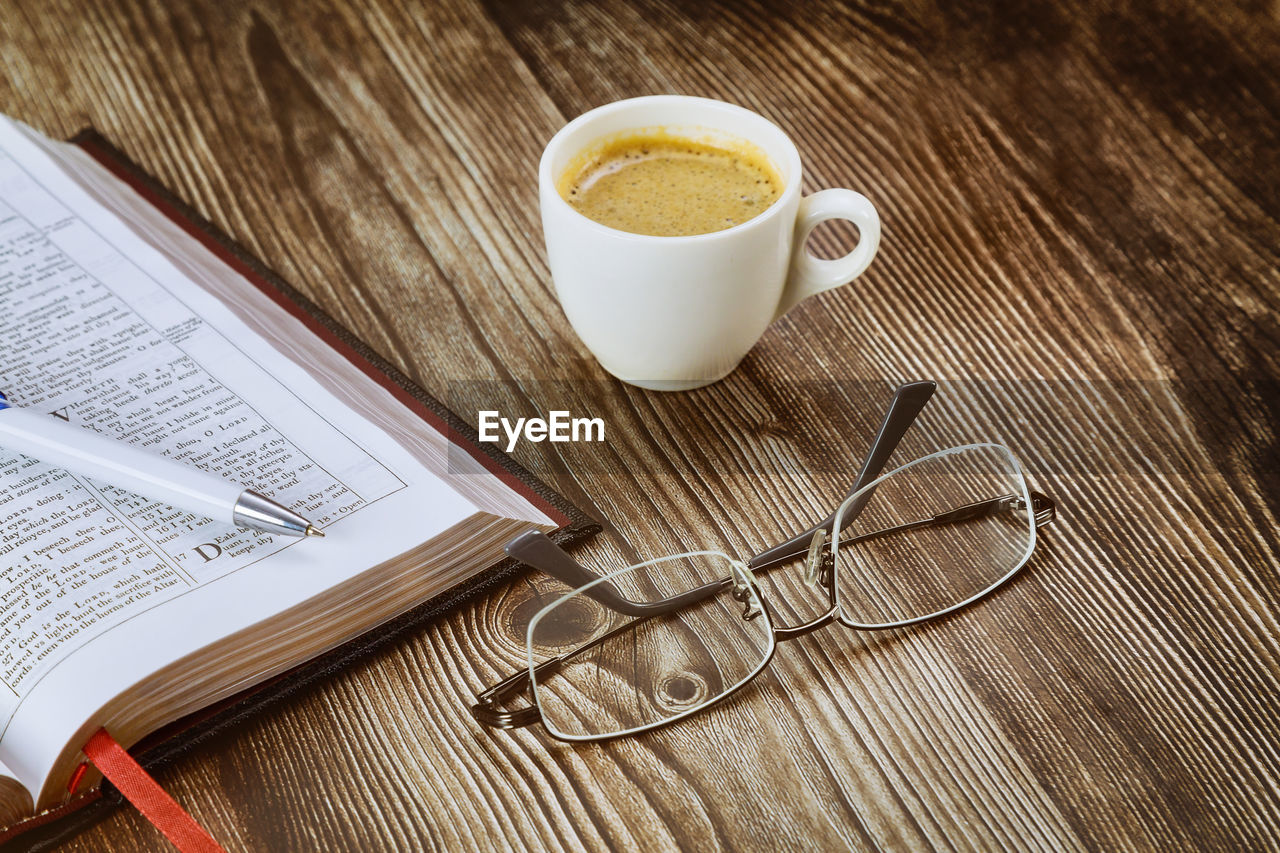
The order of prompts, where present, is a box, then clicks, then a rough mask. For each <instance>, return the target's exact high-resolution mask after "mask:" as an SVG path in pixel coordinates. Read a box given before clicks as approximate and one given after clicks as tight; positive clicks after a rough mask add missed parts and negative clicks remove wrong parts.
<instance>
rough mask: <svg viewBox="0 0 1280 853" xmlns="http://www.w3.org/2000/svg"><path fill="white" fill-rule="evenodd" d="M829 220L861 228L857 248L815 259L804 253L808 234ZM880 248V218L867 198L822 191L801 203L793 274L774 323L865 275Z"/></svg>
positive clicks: (846, 193)
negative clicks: (838, 255) (812, 299)
mask: <svg viewBox="0 0 1280 853" xmlns="http://www.w3.org/2000/svg"><path fill="white" fill-rule="evenodd" d="M828 219H847V220H849V221H850V222H852V223H853V224H854V225H856V226H858V245H856V246H854V247H853V250H852V251H850V252H849V254H847V255H845V256H844V257H843V258H836V259H834V260H824V259H822V258H815V257H814V256H813V255H811V254H809V252H808V251H807V250H806V249H805V242H806V241H807V240H808V239H809V234H810V233H812V232H813V229H814V228H817V227H818V225H820V224H821V223H823V222H826V221H827V220H828ZM878 248H880V216H879V215H878V214H877V213H876V209H875V207H873V206H872V204H871V202H870V201H868V200H867V198H866V196H864V195H862V194H861V193H856V192H854V191H853V190H841V189H835V190H822V191H820V192H816V193H814V194H813V195H810V196H805V197H804V198H802V199H800V210H799V212H798V213H797V214H796V225H795V237H794V243H793V245H792V249H791V270H790V272H789V273H788V274H787V285H786V288H785V289H784V290H783V292H782V299H781V300H780V301H779V302H778V312H777V313H776V314H774V319H775V320H776V319H777V318H779V317H781V316H782V315H783V314H785V313H787V312H788V311H790V310H791V309H792V308H794V307H795V306H796V305H797V304H798V303H799V302H801V301H802V300H804V299H807V298H808V297H810V296H813V295H814V294H815V293H821V292H822V291H824V290H830V289H831V288H833V287H839V286H840V285H842V284H848V283H849V282H851V281H853V280H854V279H855V278H857V277H858V276H860V275H862V271H863V270H865V269H866V268H867V265H868V264H870V263H871V259H872V258H874V257H875V256H876V249H878Z"/></svg>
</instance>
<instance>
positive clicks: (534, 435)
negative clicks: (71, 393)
mask: <svg viewBox="0 0 1280 853" xmlns="http://www.w3.org/2000/svg"><path fill="white" fill-rule="evenodd" d="M478 415H479V420H480V423H479V427H478V429H477V430H476V431H477V432H479V433H480V440H481V441H484V442H490V443H497V442H499V441H501V440H502V435H500V434H499V432H498V429H499V427H501V429H502V433H503V434H505V435H506V438H507V448H506V449H507V452H508V453H510V452H511V451H512V450H515V447H516V444H517V443H519V441H520V440H521V439H522V438H523V439H524V440H525V441H533V442H539V441H553V442H561V441H604V418H574V417H570V416H569V413H568V412H567V411H560V410H558V411H551V412H547V417H545V418H517V419H516V420H515V421H514V422H513V421H511V420H509V419H507V418H504V417H502V416H501V415H499V414H498V413H497V412H496V411H481V412H479V413H478Z"/></svg>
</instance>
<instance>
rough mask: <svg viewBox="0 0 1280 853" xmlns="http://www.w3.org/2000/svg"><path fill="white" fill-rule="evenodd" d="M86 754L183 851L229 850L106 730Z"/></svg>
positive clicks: (97, 735) (93, 740) (208, 852)
mask: <svg viewBox="0 0 1280 853" xmlns="http://www.w3.org/2000/svg"><path fill="white" fill-rule="evenodd" d="M84 754H85V755H87V756H89V760H90V761H92V762H93V765H94V766H95V767H97V768H98V769H99V770H101V771H102V775H103V776H106V777H107V778H108V779H109V780H111V784H112V785H115V786H116V787H117V788H118V789H120V793H122V794H124V796H125V799H127V800H128V801H129V802H131V803H133V807H134V808H136V809H137V810H138V811H140V812H142V815H143V817H145V818H146V819H147V820H149V821H151V822H152V823H153V824H155V827H156V829H158V830H160V831H161V832H163V833H164V836H165V838H168V839H169V840H170V841H172V842H173V844H174V846H175V847H177V848H178V849H179V850H181V851H182V853H226V851H225V850H223V849H222V847H221V846H220V845H219V844H218V842H216V841H214V840H213V836H211V835H210V834H209V833H207V832H205V831H204V828H203V827H202V826H200V824H198V823H196V821H195V818H193V817H191V815H189V814H187V813H186V812H185V811H183V810H182V806H180V805H178V804H177V802H175V801H174V799H173V797H171V796H169V795H168V794H166V793H165V792H164V788H161V787H160V786H159V785H158V784H156V780H155V779H152V778H151V776H150V775H148V774H147V771H145V770H143V769H142V765H140V764H138V762H136V761H134V760H133V757H132V756H130V755H129V753H127V752H125V749H124V747H122V746H121V745H120V744H119V743H117V742H116V739H115V738H113V737H112V736H111V735H109V734H107V730H106V729H98V731H97V732H96V733H95V734H94V736H93V737H91V738H89V742H88V743H86V744H85V745H84Z"/></svg>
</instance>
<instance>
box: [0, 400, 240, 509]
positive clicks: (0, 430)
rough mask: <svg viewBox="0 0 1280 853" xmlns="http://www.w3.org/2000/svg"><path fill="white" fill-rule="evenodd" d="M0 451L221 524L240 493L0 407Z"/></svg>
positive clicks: (78, 430) (102, 439)
mask: <svg viewBox="0 0 1280 853" xmlns="http://www.w3.org/2000/svg"><path fill="white" fill-rule="evenodd" d="M0 447H3V448H4V449H6V450H10V451H13V452H15V453H21V454H22V455H24V456H30V457H31V458H33V459H38V460H40V461H41V462H46V463H48V464H50V465H56V466H58V467H60V468H65V469H67V470H68V471H71V472H72V473H75V474H80V475H83V476H86V477H89V478H90V479H93V480H97V481H99V482H102V483H108V484H110V485H112V486H115V487H117V488H120V489H127V490H128V491H131V492H135V493H137V494H139V495H141V496H143V497H145V498H150V499H151V500H155V501H160V502H162V503H165V504H168V505H169V506H172V507H174V508H175V509H181V510H185V511H187V512H190V513H193V514H195V515H199V516H202V517H204V518H212V519H214V520H216V521H220V522H223V523H224V524H232V523H234V522H233V517H234V513H235V504H236V500H237V499H239V497H240V495H241V493H242V492H244V486H241V485H238V484H236V483H232V482H229V481H227V480H223V479H222V478H220V477H217V476H215V475H213V474H210V473H207V472H205V471H202V470H200V469H199V468H195V467H192V466H190V465H184V464H182V463H180V462H175V461H173V460H172V459H169V458H167V457H165V456H161V455H160V454H159V453H153V452H151V451H147V450H141V449H139V448H136V447H133V446H132V445H129V444H126V443H125V442H124V441H122V440H119V439H113V438H107V437H106V436H102V435H99V434H98V433H96V432H94V431H92V430H90V429H86V428H84V427H79V426H73V425H72V424H69V423H66V422H64V421H60V420H58V419H57V418H55V417H52V416H50V415H40V414H36V413H34V412H32V411H29V410H26V409H15V408H5V409H0Z"/></svg>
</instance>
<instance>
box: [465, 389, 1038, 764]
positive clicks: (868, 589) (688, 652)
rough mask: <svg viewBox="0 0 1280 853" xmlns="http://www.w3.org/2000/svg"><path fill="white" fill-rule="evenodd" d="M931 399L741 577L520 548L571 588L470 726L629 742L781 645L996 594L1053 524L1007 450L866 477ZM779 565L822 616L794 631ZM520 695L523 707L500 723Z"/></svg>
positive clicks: (712, 565)
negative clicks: (822, 601)
mask: <svg viewBox="0 0 1280 853" xmlns="http://www.w3.org/2000/svg"><path fill="white" fill-rule="evenodd" d="M934 387H935V386H934V383H932V382H917V383H912V384H910V385H904V386H902V387H901V388H899V389H898V392H897V394H896V395H895V397H894V401H893V404H892V405H891V406H890V409H889V412H888V413H887V414H886V416H885V420H884V423H883V424H882V425H881V428H880V432H879V434H878V435H877V437H876V440H875V441H874V442H873V444H872V448H871V451H870V453H869V454H868V457H867V460H866V461H865V462H864V463H863V466H862V469H861V471H860V472H859V474H858V476H857V478H856V480H855V482H854V486H853V488H852V490H851V491H850V493H849V495H848V496H847V497H846V498H845V499H844V500H843V501H842V502H841V503H840V505H839V507H838V508H837V509H836V511H835V512H834V513H832V514H831V515H830V516H829V517H828V518H826V519H825V520H824V521H822V522H821V523H819V524H817V525H815V526H814V527H812V528H810V529H809V530H807V531H805V532H804V533H801V534H799V535H797V536H794V537H792V538H791V539H789V540H787V541H786V542H783V543H781V544H779V545H776V546H774V547H773V548H770V549H768V550H766V551H764V552H762V553H760V554H758V555H756V556H755V557H753V558H751V559H750V560H748V561H741V560H736V559H734V558H733V557H730V556H729V555H727V554H724V553H721V552H719V551H692V552H688V553H684V554H673V555H671V556H667V557H659V558H657V559H653V560H648V561H646V562H643V563H639V564H636V565H634V566H628V567H627V568H624V569H621V570H619V571H616V572H612V573H609V574H606V575H604V576H600V575H597V574H595V573H594V572H591V571H590V570H588V569H586V568H584V567H582V566H580V565H579V564H578V563H577V562H575V561H574V560H573V559H572V558H571V557H570V556H569V555H568V554H566V553H565V552H564V551H563V550H561V549H560V548H559V547H558V546H556V545H555V544H554V543H553V542H551V540H550V539H548V538H547V537H546V536H545V535H543V534H542V533H540V532H536V531H531V532H529V533H525V534H523V535H521V536H519V537H517V538H516V539H515V540H513V541H512V542H511V543H510V544H508V546H507V549H506V550H507V553H508V554H510V555H511V556H513V557H516V558H517V559H520V560H522V561H523V562H525V563H528V564H530V565H532V566H535V567H537V568H539V569H542V570H543V571H545V572H546V573H547V574H550V575H551V576H553V577H555V578H557V579H559V580H561V581H563V582H565V583H566V584H568V585H569V586H571V587H576V588H575V589H574V590H573V592H570V593H568V594H567V595H564V596H562V597H560V598H558V599H557V600H556V601H554V602H552V603H551V604H549V605H547V606H546V607H544V608H543V609H542V610H540V611H539V612H538V613H537V614H536V615H535V616H534V617H533V619H532V620H531V622H530V624H529V629H528V643H527V647H528V666H527V668H525V669H522V670H520V671H519V672H517V673H515V674H514V675H512V676H510V677H509V678H507V679H505V680H504V681H502V682H500V683H499V684H497V685H495V686H493V687H491V688H489V689H488V690H486V691H484V692H483V693H482V694H480V696H479V697H478V701H477V703H476V704H475V705H474V706H473V707H472V713H473V714H474V715H475V717H476V719H477V720H479V721H480V722H481V723H484V724H486V725H489V726H493V727H496V728H517V727H520V726H526V725H529V724H531V723H534V722H539V721H541V722H542V723H543V725H544V726H545V727H546V729H547V731H548V732H549V733H550V734H551V735H552V736H554V737H556V738H558V739H561V740H566V741H590V740H603V739H606V738H611V737H617V736H620V735H628V734H634V733H636V732H642V731H645V730H647V729H652V728H655V727H657V726H662V725H667V724H669V723H673V722H675V721H677V720H680V719H682V718H684V717H687V716H689V715H690V714H693V713H695V712H697V711H701V710H703V709H705V708H707V707H709V706H711V705H713V704H714V703H716V702H718V701H720V700H722V699H724V698H726V697H728V696H730V695H732V694H733V693H735V692H736V691H738V690H739V689H741V688H742V687H743V686H744V685H745V684H746V683H747V682H749V681H750V680H751V679H752V678H754V677H755V676H756V675H758V674H759V673H760V672H761V671H762V670H763V669H764V668H765V667H766V666H767V665H768V664H769V661H770V660H771V659H772V657H773V653H774V650H775V648H776V647H777V644H778V643H779V642H783V641H786V640H790V639H793V638H795V637H799V636H803V635H804V634H807V633H810V632H811V631H815V630H817V629H819V628H822V627H825V626H827V625H829V624H831V623H832V622H839V623H841V624H843V625H845V626H846V627H849V628H855V629H859V630H882V629H887V628H900V627H903V626H906V625H913V624H916V623H918V622H923V621H925V620H928V619H934V618H937V617H939V616H942V615H944V614H947V613H950V612H952V611H954V610H957V609H959V608H961V607H964V606H966V605H968V604H971V603H973V602H975V601H977V600H978V599H980V598H983V597H984V596H986V595H988V594H990V593H991V592H993V591H994V590H996V589H998V588H999V587H1000V586H1001V585H1002V584H1004V583H1005V582H1006V581H1008V580H1009V578H1011V577H1013V575H1014V574H1016V573H1017V571H1018V570H1019V569H1020V568H1022V566H1024V565H1025V564H1026V563H1027V561H1028V560H1029V559H1030V557H1031V554H1032V552H1033V551H1034V550H1035V543H1036V528H1037V527H1039V526H1042V525H1044V524H1046V523H1048V522H1049V521H1051V520H1052V518H1053V516H1054V513H1055V508H1054V504H1053V501H1051V500H1050V499H1049V498H1047V497H1045V496H1044V495H1042V494H1039V493H1037V492H1032V491H1030V490H1029V489H1028V488H1027V483H1026V480H1025V479H1024V478H1023V475H1022V471H1021V468H1020V466H1019V465H1018V462H1017V460H1016V459H1014V457H1013V454H1012V453H1010V452H1009V450H1008V449H1007V448H1005V447H1002V446H1000V445H997V444H970V445H965V446H962V447H953V448H950V449H948V450H943V451H940V452H938V453H934V454H931V455H929V456H925V457H922V458H920V459H917V460H915V461H914V462H909V463H907V464H906V465H903V466H902V467H900V468H898V469H896V470H894V471H892V472H890V473H888V474H885V475H883V476H877V475H878V474H879V472H880V470H881V469H882V468H883V466H884V463H885V461H886V460H887V459H888V457H889V455H890V454H891V453H892V452H893V449H894V448H895V447H896V446H897V444H898V442H899V441H900V440H901V438H902V435H903V434H904V433H905V432H906V430H907V428H908V427H909V426H910V425H911V423H912V422H913V421H914V420H915V418H916V415H917V414H918V413H919V411H920V409H921V408H923V406H924V404H925V403H926V402H928V399H929V397H930V396H931V395H932V394H933V390H934ZM786 564H799V565H802V566H803V569H804V572H805V582H806V583H807V584H809V585H810V586H812V587H815V588H821V589H822V590H823V591H824V592H825V594H826V600H827V605H828V607H827V610H826V612H825V613H824V614H823V615H821V616H819V617H817V618H816V619H814V620H812V621H810V622H808V623H806V624H802V625H794V626H779V625H776V624H775V619H776V613H775V612H774V610H773V608H772V607H771V606H770V605H769V603H768V602H767V601H766V600H765V599H764V597H763V596H762V594H761V591H760V588H759V586H758V585H757V583H756V577H755V576H756V575H757V574H758V573H760V572H763V571H769V570H771V569H774V568H777V567H779V566H782V565H786ZM521 694H524V695H526V696H529V695H530V694H531V698H532V700H533V702H532V704H529V705H525V706H523V707H519V708H508V707H503V706H504V705H506V704H508V703H509V702H511V701H512V700H514V699H516V698H517V697H518V696H520V695H521Z"/></svg>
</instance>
